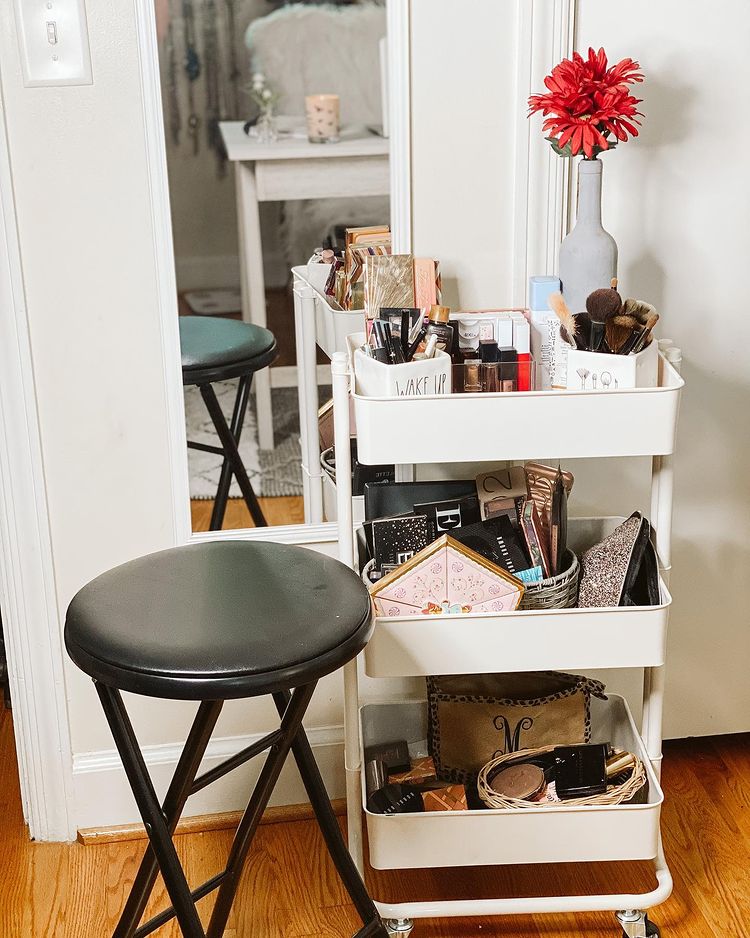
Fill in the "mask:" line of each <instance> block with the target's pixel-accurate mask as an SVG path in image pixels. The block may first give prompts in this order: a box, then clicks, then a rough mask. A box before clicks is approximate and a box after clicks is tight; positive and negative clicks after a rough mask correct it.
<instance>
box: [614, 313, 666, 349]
mask: <svg viewBox="0 0 750 938" xmlns="http://www.w3.org/2000/svg"><path fill="white" fill-rule="evenodd" d="M658 321H659V314H658V313H654V315H653V316H652V317H651V318H650V319H649V321H648V322H647V323H646V325H645V326H639V327H638V328H637V329H636V330H635V331H634V332H633V334H632V336H631V337H630V338H629V339H628V341H627V342H626V343H625V344H624V345H623V346H622V348H621V349H620V355H630V354H631V353H637V352H640V351H642V350H643V348H644V347H645V345H646V340H647V339H648V337H649V334H650V332H651V330H652V329H653V328H654V326H655V325H656V323H657V322H658Z"/></svg>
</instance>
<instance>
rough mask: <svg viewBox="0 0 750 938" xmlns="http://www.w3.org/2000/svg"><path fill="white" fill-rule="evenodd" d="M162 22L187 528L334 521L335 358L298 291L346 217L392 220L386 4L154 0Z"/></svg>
mask: <svg viewBox="0 0 750 938" xmlns="http://www.w3.org/2000/svg"><path fill="white" fill-rule="evenodd" d="M156 20H157V35H158V50H159V66H160V78H161V92H162V106H163V114H164V135H165V145H166V157H167V168H168V176H169V196H170V204H171V215H172V228H173V237H174V253H175V270H176V281H177V293H178V297H177V300H178V302H177V306H178V312H179V324H180V337H181V350H182V366H183V390H184V397H185V414H186V431H187V440H188V441H189V443H188V445H189V450H188V464H189V478H190V501H191V519H192V530H193V532H194V533H195V532H201V531H208V530H219V529H221V530H230V529H243V528H251V527H258V526H260V525H262V524H264V523H266V524H268V525H290V524H299V523H303V522H305V521H307V522H314V523H317V522H321V521H325V520H335V519H334V518H332V517H331V516H330V515H331V513H330V511H329V513H328V514H326V511H325V509H324V507H323V504H322V501H323V499H322V498H321V497H320V495H319V490H321V491H324V490H325V488H326V485H325V480H323V481H322V483H321V482H319V481H318V480H317V475H318V471H319V468H318V467H319V461H320V451H321V447H322V449H323V450H325V449H326V441H325V430H324V433H323V436H324V438H323V442H322V443H321V444H320V446H319V445H318V441H317V440H315V442H314V444H312V443H307V444H306V452H303V451H302V450H301V447H300V422H301V420H302V422H303V423H305V421H306V425H307V427H308V428H310V432H309V433H308V440H310V439H311V438H312V435H313V432H314V434H315V436H316V437H317V435H318V434H317V421H318V417H317V411H318V408H319V407H321V406H324V405H325V404H326V402H327V401H328V400H329V398H330V362H329V358H328V356H327V355H326V354H325V351H324V350H323V349H321V348H319V347H318V348H316V347H315V346H316V345H318V344H319V343H318V342H316V336H315V335H314V333H311V332H310V331H309V330H305V334H304V335H301V334H300V331H301V330H300V323H301V322H302V319H301V316H300V311H299V310H298V311H297V316H296V317H295V301H296V302H297V303H299V302H300V301H301V299H300V297H301V290H300V285H302V286H303V287H304V286H306V284H305V283H304V278H306V277H307V274H308V272H310V273H311V276H312V280H313V281H314V282H315V283H316V284H317V286H318V287H319V288H321V289H322V288H323V285H324V283H325V279H326V278H325V276H323V268H322V266H320V267H317V268H316V269H315V270H312V271H311V266H312V265H313V264H316V263H318V261H321V262H322V263H326V262H327V261H328V260H329V259H330V256H331V255H330V254H321V252H322V251H323V250H328V251H330V250H333V251H339V250H340V249H341V248H342V247H343V243H344V239H345V232H346V230H347V229H351V228H363V227H381V226H388V224H389V220H390V217H389V215H390V213H389V196H388V190H389V168H388V160H389V157H388V151H389V146H388V136H387V135H388V127H387V119H386V120H384V99H385V94H384V92H383V87H384V82H385V78H384V75H385V68H386V57H387V51H386V48H385V35H386V8H385V4H384V3H378V2H375V0H362V2H349V3H346V2H339V3H335V2H334V3H331V2H330V0H329V2H325V3H315V2H308V3H300V2H298V0H297V2H294V3H284V2H272V0H156ZM293 270H296V271H297V273H298V274H300V273H301V274H302V275H303V280H300V279H299V278H295V276H294V274H293V273H292V271H293ZM295 282H296V284H297V289H295ZM295 294H296V298H295ZM309 299H310V298H309V296H308V297H307V300H308V301H309ZM310 309H311V308H309V309H308V312H307V317H308V322H309V319H310V316H313V315H314V314H313V313H311V312H310ZM323 344H324V345H325V343H323ZM311 346H312V349H311ZM301 356H307V362H308V366H310V365H311V364H312V371H313V372H314V374H311V373H309V372H310V368H309V367H308V374H307V376H306V377H305V376H303V373H302V371H303V369H302V368H301V367H300V363H301ZM316 388H317V392H318V393H317V398H318V399H317V400H316V394H315V390H316ZM301 411H302V413H301ZM313 412H314V413H313ZM302 436H303V438H304V436H305V434H304V431H303V434H302ZM235 443H236V450H235ZM220 449H223V450H224V455H222V454H221V452H220ZM328 455H329V456H330V454H328ZM324 462H326V464H327V466H328V468H329V471H330V468H331V467H330V458H324ZM316 463H317V465H316ZM311 477H312V478H313V479H314V483H313V484H314V486H317V487H318V488H316V489H315V491H314V492H313V494H312V496H311V492H310V485H311V483H310V478H311Z"/></svg>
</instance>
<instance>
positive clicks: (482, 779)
mask: <svg viewBox="0 0 750 938" xmlns="http://www.w3.org/2000/svg"><path fill="white" fill-rule="evenodd" d="M554 748H555V747H554V746H545V747H544V748H542V749H524V750H522V751H521V752H508V753H506V754H505V755H502V756H498V757H497V758H496V759H492V760H491V761H490V762H488V763H487V765H485V766H484V767H483V768H482V770H481V771H480V773H479V778H478V779H477V791H478V793H479V797H480V798H481V799H482V801H483V802H484V803H485V804H486V805H487V807H489V808H501V809H502V808H550V809H554V808H570V807H581V806H595V805H599V806H604V807H606V806H607V805H617V804H622V803H623V802H624V801H630V799H631V798H634V797H635V796H636V795H637V794H638V792H639V791H640V790H641V789H642V788H643V786H644V785H645V784H646V769H645V768H644V766H643V762H641V760H640V759H639V758H638V756H635V766H634V767H633V771H632V772H631V773H630V777H629V778H628V779H626V781H624V782H622V783H621V784H620V785H609V786H607V790H606V791H605V792H602V793H601V794H600V795H590V796H589V797H587V798H568V799H566V800H565V801H525V800H523V799H521V798H506V797H505V795H500V794H498V793H497V792H496V791H495V790H494V789H493V788H491V787H490V786H489V784H488V782H487V776H488V775H489V773H490V772H492V770H493V769H495V768H497V767H498V766H502V765H505V764H508V765H510V764H512V763H513V762H518V761H519V760H521V759H524V758H528V757H529V756H540V755H543V754H544V753H547V752H551V751H552V750H553V749H554Z"/></svg>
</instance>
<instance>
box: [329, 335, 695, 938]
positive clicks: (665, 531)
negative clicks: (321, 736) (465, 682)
mask: <svg viewBox="0 0 750 938" xmlns="http://www.w3.org/2000/svg"><path fill="white" fill-rule="evenodd" d="M667 354H669V352H667ZM673 357H675V359H676V356H673ZM332 371H333V398H334V423H335V444H336V454H337V460H336V461H337V472H336V478H337V493H336V494H337V510H338V524H339V551H340V554H339V555H340V558H341V560H342V561H343V562H344V563H346V564H348V565H350V566H354V523H353V515H352V499H351V482H350V480H351V472H350V468H351V467H350V465H349V444H348V441H349V436H350V432H353V430H354V426H356V434H357V446H358V452H359V458H360V459H361V460H362V461H363V462H365V463H396V464H401V466H404V464H412V465H413V464H419V463H441V462H442V463H448V462H458V461H461V462H495V463H497V462H500V461H504V460H507V461H521V460H529V459H534V458H538V457H539V455H540V454H554V456H555V457H559V458H561V459H570V458H576V457H577V458H580V457H591V458H595V457H611V456H644V455H650V456H651V457H652V483H651V492H652V496H651V522H652V525H653V528H654V531H655V537H656V545H655V546H656V549H657V553H658V556H659V561H660V573H661V583H660V586H661V602H660V603H659V604H658V605H656V606H648V607H615V608H604V609H559V610H554V609H553V610H532V611H516V612H509V613H501V614H490V613H486V614H481V615H463V616H461V617H460V620H461V639H460V640H457V639H456V630H455V625H456V620H457V617H456V616H430V617H429V619H426V618H425V617H423V616H421V617H417V616H411V617H403V618H399V617H395V618H387V619H386V618H378V619H376V623H375V631H374V633H373V637H372V639H371V641H370V643H369V644H368V646H367V648H366V649H365V651H364V652H363V654H362V656H361V659H362V660H361V661H360V662H359V663H357V662H352V663H350V664H349V665H347V666H346V669H345V673H344V698H345V708H344V709H345V713H344V720H345V756H346V779H347V814H348V828H349V849H350V850H351V852H352V855H353V857H354V859H355V862H356V863H357V865H358V867H359V868H360V870H361V871H362V872H363V873H364V854H363V836H362V816H363V814H364V815H365V817H366V821H367V828H368V843H369V848H368V852H369V860H370V863H371V865H372V866H373V867H374V868H377V869H410V868H420V867H440V866H476V865H497V864H520V863H555V862H594V861H596V862H598V861H609V860H653V863H654V872H655V875H656V882H657V885H656V888H655V889H653V890H652V891H651V892H647V893H643V894H635V895H627V894H622V895H618V894H614V893H613V894H611V895H610V894H604V895H587V896H543V897H513V898H498V899H478V900H439V901H436V900H431V901H423V902H422V901H409V902H401V903H382V902H377V897H375V898H376V902H377V905H378V909H379V911H380V913H381V915H382V916H383V918H384V919H385V920H386V921H387V924H388V927H389V928H390V930H391V933H392V934H393V935H402V936H408V935H409V934H410V932H411V930H412V928H413V922H414V920H415V919H420V918H441V917H451V916H488V915H515V914H534V913H537V914H538V913H562V912H587V911H591V912H595V911H612V912H614V913H615V914H616V919H617V923H618V925H619V927H620V929H621V931H622V935H624V936H626V938H648V936H652V935H658V934H659V931H658V928H657V927H656V926H655V925H653V923H651V922H650V921H649V920H648V917H647V911H648V909H649V908H651V907H652V906H656V905H659V904H660V903H661V902H663V901H664V900H665V899H666V898H667V897H668V896H669V895H670V893H671V891H672V877H671V875H670V873H669V870H668V868H667V864H666V861H665V858H664V853H663V850H662V844H661V835H660V831H659V816H660V810H661V803H662V801H663V794H662V791H661V788H660V785H659V777H660V767H661V758H662V752H661V750H662V703H663V696H664V663H665V651H666V635H667V619H668V613H669V605H670V603H671V597H670V595H669V591H668V589H667V581H668V577H669V569H670V562H671V560H670V538H671V523H672V453H673V450H674V440H675V429H676V424H677V415H678V408H679V399H680V391H681V388H682V386H683V381H682V378H681V377H680V375H679V373H678V371H677V369H676V367H674V366H673V365H672V364H670V362H669V361H668V360H667V359H666V358H665V357H664V356H663V355H662V356H660V383H659V386H658V387H656V388H638V389H632V390H625V389H622V390H608V391H602V392H595V391H575V390H573V391H555V392H545V391H537V392H533V391H532V392H516V393H513V394H496V395H486V394H456V395H450V396H444V397H432V398H389V399H385V398H364V397H361V396H359V395H357V394H356V393H354V382H353V376H352V374H351V364H350V361H349V359H348V357H347V355H346V354H343V353H340V352H337V353H335V354H334V355H333V364H332ZM352 414H353V419H354V425H353V424H352ZM448 426H449V427H450V428H451V431H450V434H446V433H441V432H440V431H439V429H438V428H440V427H443V428H444V427H448ZM493 426H496V427H502V428H503V439H504V440H505V441H507V442H506V443H505V445H503V446H502V447H501V446H499V445H498V444H497V442H496V441H495V440H493V434H492V433H491V432H490V433H488V432H487V428H488V427H493ZM571 427H575V428H576V430H575V431H574V432H572V433H571V430H570V428H571ZM457 457H458V458H457ZM400 475H401V477H402V478H403V477H408V469H403V470H402V472H401V474H400ZM397 477H398V476H397ZM619 520H621V519H607V518H602V519H572V518H571V521H570V541H571V546H573V547H574V548H580V547H582V546H588V545H590V544H593V543H596V542H597V540H599V539H600V538H601V536H602V534H604V533H607V531H608V530H610V529H611V528H612V527H613V526H614V525H615V524H616V523H617V522H618V521H619ZM532 623H533V632H534V641H533V642H528V641H525V640H523V636H524V635H527V634H528V632H529V629H530V628H531V626H532ZM514 636H519V638H518V640H516V641H514V640H513V637H514ZM605 668H643V669H644V681H643V718H642V724H641V728H640V732H639V731H638V729H637V728H636V725H635V723H634V721H633V717H632V716H631V714H630V711H629V709H628V706H627V703H626V701H625V700H624V699H622V698H621V697H617V696H615V695H609V699H608V700H607V701H605V702H602V701H599V700H592V728H593V733H594V736H595V738H598V739H601V740H610V741H611V742H612V743H613V744H614V745H616V746H621V747H623V748H628V749H630V750H631V751H635V752H638V753H640V754H641V756H642V758H643V759H644V764H645V766H646V770H647V774H648V797H647V798H646V801H645V803H644V804H633V805H618V806H597V807H584V808H580V807H576V806H571V807H559V808H554V809H549V808H546V809H545V808H538V809H536V808H531V809H525V810H523V811H518V810H512V809H509V810H483V811H457V812H445V813H443V812H426V813H423V814H400V815H399V814H397V815H377V814H372V813H370V812H368V811H367V809H366V796H365V785H364V773H363V750H364V746H365V745H367V744H370V743H373V742H384V741H387V740H389V739H392V738H394V736H399V737H401V738H404V737H405V738H406V739H407V740H408V741H409V742H415V741H417V740H420V739H424V738H425V736H426V735H427V734H426V726H425V723H426V715H425V709H426V708H425V707H424V705H423V703H420V702H418V701H412V700H405V699H401V700H398V701H396V702H393V701H382V702H381V701H379V700H378V701H377V702H370V701H369V700H368V702H366V703H363V702H362V701H361V700H360V692H359V685H360V671H363V672H364V674H365V675H367V677H368V678H393V677H405V676H411V677H416V676H425V675H429V674H456V673H464V674H471V673H486V672H488V671H492V670H496V671H503V672H507V671H532V670H546V669H558V670H559V669H566V670H570V669H580V670H592V669H605ZM370 686H372V684H371V685H370ZM369 696H370V694H369V692H368V697H369Z"/></svg>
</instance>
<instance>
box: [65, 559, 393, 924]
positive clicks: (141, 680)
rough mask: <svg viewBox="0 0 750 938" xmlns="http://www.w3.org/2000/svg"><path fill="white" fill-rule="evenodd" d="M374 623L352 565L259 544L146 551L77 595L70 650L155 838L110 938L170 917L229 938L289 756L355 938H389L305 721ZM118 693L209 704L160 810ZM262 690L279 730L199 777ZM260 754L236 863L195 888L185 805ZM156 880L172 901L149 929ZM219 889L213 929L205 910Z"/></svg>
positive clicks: (68, 632)
mask: <svg viewBox="0 0 750 938" xmlns="http://www.w3.org/2000/svg"><path fill="white" fill-rule="evenodd" d="M372 627H373V620H372V610H371V603H370V596H369V593H368V591H367V589H366V587H365V585H364V584H363V583H362V581H361V580H360V579H359V577H358V576H357V575H356V574H355V573H354V572H353V571H352V570H350V569H348V568H347V567H345V566H344V565H343V564H341V563H339V562H338V561H336V560H332V559H330V558H329V557H325V556H324V555H322V554H319V553H315V552H314V551H310V550H306V549H304V548H301V547H291V546H287V545H284V544H273V543H266V542H262V541H228V542H224V543H222V542H213V543H208V544H196V545H189V546H186V547H177V548H174V549H172V550H164V551H160V552H159V553H156V554H150V555H149V556H147V557H141V558H139V559H138V560H133V561H131V562H130V563H125V564H123V565H122V566H119V567H116V568H115V569H114V570H110V571H109V572H108V573H104V574H102V575H101V576H99V577H97V578H96V579H95V580H93V581H92V582H91V583H89V584H88V585H87V586H84V587H83V589H82V590H80V591H79V592H78V594H77V595H76V596H75V597H74V598H73V601H72V602H71V604H70V606H69V607H68V614H67V618H66V621H65V645H66V647H67V649H68V653H69V654H70V656H71V658H72V659H73V661H75V663H76V664H77V665H78V666H79V667H80V668H81V669H82V670H83V671H85V672H86V673H87V674H88V675H89V676H90V677H92V678H93V680H94V684H95V686H96V690H97V693H98V695H99V699H100V701H101V704H102V708H103V710H104V715H105V717H106V719H107V722H108V723H109V727H110V729H111V731H112V735H113V737H114V740H115V744H116V745H117V750H118V752H119V754H120V757H121V759H122V764H123V768H124V769H125V773H126V775H127V778H128V782H129V783H130V787H131V789H132V791H133V796H134V798H135V801H136V803H137V805H138V810H139V812H140V814H141V817H142V818H143V822H144V825H145V827H146V832H147V834H148V838H149V846H148V847H147V849H146V852H145V854H144V856H143V859H142V861H141V865H140V867H139V869H138V872H137V873H136V876H135V879H134V881H133V886H132V888H131V890H130V893H129V895H128V898H127V901H126V903H125V908H124V909H123V912H122V915H121V917H120V921H119V922H118V924H117V927H116V929H115V931H114V934H113V938H146V935H150V934H152V933H153V932H155V931H156V930H157V929H159V928H160V927H161V926H162V925H164V924H166V923H167V922H168V921H170V919H172V918H176V919H177V921H178V923H179V926H180V930H181V933H182V935H184V936H185V938H221V936H222V935H223V934H224V931H225V929H226V926H227V922H228V920H229V915H230V913H231V909H232V904H233V902H234V897H235V895H236V892H237V887H238V885H239V881H240V876H241V874H242V870H243V867H244V865H245V861H246V859H247V855H248V852H249V850H250V847H251V845H252V841H253V837H254V835H255V832H256V830H257V828H258V824H259V823H260V820H261V817H262V815H263V811H264V810H265V808H266V806H267V804H268V801H269V799H270V797H271V795H272V793H273V789H274V786H275V785H276V782H277V781H278V778H279V774H280V773H281V769H282V767H283V765H284V763H285V761H286V759H287V756H288V755H289V753H290V752H291V753H292V754H293V756H294V760H295V762H296V763H297V767H298V769H299V772H300V776H301V778H302V781H303V783H304V786H305V790H306V792H307V796H308V798H309V799H310V804H311V805H312V808H313V811H314V812H315V817H316V820H317V822H318V825H319V827H320V830H321V833H322V835H323V839H324V840H325V843H326V847H327V848H328V852H329V854H330V856H331V859H332V860H333V862H334V865H335V866H336V869H337V871H338V873H339V875H340V876H341V879H342V882H343V884H344V886H345V887H346V890H347V892H348V893H349V896H350V898H351V900H352V902H353V903H354V905H355V906H356V908H357V912H358V913H359V915H360V918H361V919H362V922H363V923H364V925H363V927H362V928H361V929H360V930H359V931H358V932H357V934H356V936H355V938H387V935H388V933H387V931H386V928H385V926H384V924H383V922H382V921H381V919H380V916H379V915H378V911H377V909H376V907H375V904H374V903H373V901H372V899H371V898H370V896H369V895H368V893H367V889H366V888H365V884H364V882H363V881H362V877H361V876H360V874H359V872H358V870H357V867H356V866H355V864H354V861H353V860H352V858H351V856H350V855H349V852H348V851H347V849H346V844H345V843H344V840H343V837H342V836H341V830H340V828H339V825H338V822H337V820H336V817H335V815H334V813H333V810H332V808H331V804H330V802H329V800H328V795H327V793H326V789H325V785H324V784H323V780H322V778H321V776H320V771H319V770H318V766H317V764H316V762H315V757H314V756H313V753H312V750H311V748H310V743H309V742H308V739H307V736H306V734H305V730H304V727H303V725H302V720H303V718H304V715H305V712H306V710H307V707H308V705H309V703H310V700H311V698H312V695H313V692H314V690H315V687H316V684H317V681H318V679H319V678H320V677H322V676H323V675H325V674H329V673H330V672H332V671H335V670H337V669H338V668H341V667H343V666H344V665H346V664H348V663H349V662H353V661H354V659H355V658H356V655H357V654H358V653H359V652H360V651H361V650H362V648H363V647H364V646H365V644H366V642H367V640H368V638H369V637H370V633H371V631H372ZM350 666H351V665H350ZM354 667H356V665H354ZM122 691H132V692H133V693H137V694H146V695H148V696H151V697H163V698H171V699H177V700H196V701H200V703H199V704H198V707H197V710H196V713H195V717H194V719H193V723H192V726H191V728H190V731H189V733H188V735H187V740H186V742H185V746H184V748H183V750H182V753H181V755H180V757H179V759H178V761H177V766H176V768H175V771H174V775H173V777H172V780H171V782H170V784H169V788H168V789H167V792H166V795H165V796H164V800H163V801H162V802H160V801H159V799H158V797H157V795H156V792H155V790H154V786H153V782H152V780H151V776H150V774H149V771H148V767H147V765H146V762H145V760H144V758H143V753H142V751H141V748H140V745H139V743H138V738H137V737H136V734H135V730H134V729H133V726H132V723H131V721H130V717H129V716H128V712H127V709H126V708H125V703H124V701H123V699H122V693H121V692H122ZM259 694H269V695H270V696H271V697H272V698H273V702H274V704H275V707H276V710H277V712H278V714H279V718H280V723H279V726H278V728H277V729H274V730H272V731H271V732H270V733H268V734H267V735H266V736H264V737H263V738H262V739H259V740H257V741H255V742H252V743H251V744H250V745H249V746H246V747H245V748H244V749H241V750H240V751H239V752H236V753H235V754H234V755H231V756H229V757H228V758H227V759H224V760H223V761H222V762H220V763H219V764H218V765H213V766H212V767H211V768H208V769H206V770H204V771H203V772H202V773H201V772H200V768H201V762H202V760H203V757H204V755H205V752H206V747H207V746H208V743H209V741H210V739H211V734H212V733H213V730H214V727H215V726H216V722H217V720H218V719H219V715H220V714H221V710H222V707H223V704H224V701H225V700H227V699H230V698H240V697H255V696H257V695H259ZM262 753H266V756H265V760H264V761H263V764H262V766H261V767H260V770H259V774H258V778H257V782H256V784H255V787H254V789H253V791H252V794H251V795H250V800H249V802H248V805H247V808H246V809H245V812H244V814H243V815H242V819H241V821H240V823H239V825H238V827H237V831H236V833H235V836H234V840H233V842H232V846H231V848H230V850H229V857H228V860H227V865H226V867H225V868H224V869H223V870H222V871H221V872H219V873H217V874H216V875H215V876H213V877H211V879H209V880H207V881H206V882H205V883H201V884H200V885H199V886H195V887H193V888H191V887H190V885H189V884H188V882H187V879H186V877H185V872H184V870H183V868H182V866H181V864H180V861H179V858H178V856H177V851H176V850H175V846H174V842H173V840H172V835H173V834H174V832H175V828H176V827H177V823H178V821H179V819H180V816H181V815H182V812H183V809H184V807H185V804H186V802H187V800H188V798H189V797H190V795H192V794H195V793H196V792H199V791H201V790H202V789H203V788H205V787H206V786H208V785H210V784H212V783H213V782H215V781H217V780H218V779H220V778H222V777H223V776H224V775H226V774H227V773H228V772H231V771H232V770H233V769H236V768H238V767H239V766H241V765H244V764H245V763H246V762H248V761H249V760H250V759H253V758H255V757H256V756H260V755H261V754H262ZM317 869H318V867H317V866H316V867H315V870H317ZM315 870H313V871H312V872H311V875H316V874H315ZM159 872H161V874H162V876H163V879H164V884H165V886H166V888H167V892H168V894H169V898H170V899H171V902H172V904H171V906H169V908H167V909H164V910H163V911H162V912H159V913H157V914H156V915H154V916H152V917H151V918H150V919H149V920H148V921H146V922H143V923H142V924H139V923H140V922H141V919H142V918H143V914H144V912H145V910H146V906H147V905H148V901H149V897H150V896H151V893H152V892H153V889H154V884H155V883H156V879H157V875H158V873H159ZM214 891H215V892H216V901H215V903H214V906H213V909H212V910H211V914H210V920H209V922H208V925H207V926H206V927H205V928H204V925H203V923H202V922H201V919H200V916H199V914H198V910H197V908H196V903H197V902H198V901H199V900H200V899H202V898H204V897H205V896H208V895H209V894H210V893H212V892H214ZM253 934H254V932H253Z"/></svg>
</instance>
